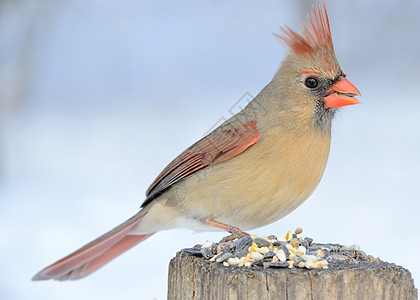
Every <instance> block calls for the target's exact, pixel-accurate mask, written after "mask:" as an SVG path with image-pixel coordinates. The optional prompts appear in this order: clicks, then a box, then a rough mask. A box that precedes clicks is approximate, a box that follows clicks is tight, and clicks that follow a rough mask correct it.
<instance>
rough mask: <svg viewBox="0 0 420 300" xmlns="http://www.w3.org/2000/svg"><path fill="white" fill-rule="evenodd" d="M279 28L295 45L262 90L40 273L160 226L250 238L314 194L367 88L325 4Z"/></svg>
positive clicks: (111, 254)
mask: <svg viewBox="0 0 420 300" xmlns="http://www.w3.org/2000/svg"><path fill="white" fill-rule="evenodd" d="M280 29H281V31H282V32H281V33H280V34H274V36H275V38H277V39H278V40H279V41H280V42H282V43H283V44H284V45H285V46H286V48H287V49H288V53H287V55H286V57H285V58H284V60H283V61H282V63H281V65H280V67H279V69H278V71H277V72H276V73H275V75H274V77H273V78H272V80H271V81H270V82H269V83H268V84H267V85H266V86H265V87H264V88H263V89H262V90H261V92H260V93H258V95H257V96H256V97H255V98H254V99H253V100H252V101H250V102H249V104H248V105H247V106H246V107H245V108H244V109H243V110H241V111H240V112H238V113H237V114H236V115H234V116H232V117H231V118H230V119H228V120H226V121H225V122H224V123H222V124H221V125H220V126H219V127H217V128H216V129H214V130H213V131H212V132H210V133H209V134H208V135H207V136H205V137H204V138H202V139H200V140H199V141H197V142H196V143H195V144H193V145H192V146H190V147H188V148H187V149H186V150H185V151H184V152H182V153H181V154H180V155H179V156H177V157H176V158H175V159H174V160H173V161H172V162H170V163H169V164H168V166H167V167H166V168H165V169H164V170H163V171H162V172H161V173H160V174H159V175H158V176H157V178H156V179H155V180H154V181H153V182H152V184H151V185H150V187H149V188H148V190H147V192H146V198H145V200H144V202H143V204H142V205H141V207H140V210H139V211H138V212H137V213H136V214H135V215H134V216H133V217H131V218H130V219H128V220H127V221H125V222H124V223H122V224H121V225H119V226H117V227H115V228H114V229H112V230H111V231H109V232H108V233H105V234H104V235H102V236H100V237H99V238H97V239H96V240H93V241H92V242H90V243H88V244H87V245H85V246H83V247H82V248H80V249H79V250H77V251H75V252H73V253H71V254H70V255H68V256H66V257H64V258H63V259H61V260H58V261H57V262H55V263H53V264H51V265H49V266H48V267H46V268H44V269H42V270H41V271H39V272H38V273H37V274H36V275H35V276H34V277H33V278H32V280H35V281H38V280H47V279H55V280H75V279H80V278H83V277H85V276H87V275H89V274H91V273H92V272H94V271H96V270H97V269H99V268H100V267H102V266H103V265H105V264H106V263H108V262H109V261H111V260H112V259H114V258H115V257H117V256H118V255H120V254H121V253H123V252H125V251H126V250H128V249H130V248H132V247H133V246H135V245H137V244H138V243H140V242H142V241H144V240H145V239H147V238H148V237H150V236H151V235H153V234H154V233H156V232H158V231H161V230H167V229H172V228H179V227H181V228H192V229H194V230H196V231H211V230H219V231H227V232H229V233H230V234H231V235H230V236H229V237H226V238H227V239H229V238H230V239H234V238H242V237H245V236H247V235H248V233H247V232H246V231H249V230H252V229H255V228H258V227H261V226H264V225H267V224H270V223H272V222H274V221H276V220H279V219H280V218H282V217H284V216H286V215H287V214H289V213H290V212H292V211H293V210H295V209H296V208H297V207H298V206H299V205H300V204H302V203H303V202H304V201H305V200H306V199H307V198H308V197H309V196H310V195H311V194H312V192H313V191H314V190H315V188H316V187H317V186H318V184H319V182H320V180H321V177H322V175H323V173H324V170H325V167H326V164H327V160H328V156H329V152H330V143H331V123H332V120H333V118H334V115H335V114H336V112H337V110H338V109H340V108H341V107H344V106H349V105H354V104H359V103H360V101H359V100H358V99H357V98H356V97H357V96H360V92H359V90H358V89H357V88H356V87H355V86H354V85H353V84H352V83H351V82H350V81H349V80H348V79H347V78H346V74H345V73H344V72H343V70H342V68H341V67H340V65H339V63H338V60H337V58H336V55H335V52H334V47H333V42H332V35H331V29H330V24H329V20H328V15H327V10H326V7H325V3H322V5H321V4H317V5H316V6H313V7H312V10H311V12H310V13H309V14H308V16H307V20H306V22H305V23H304V24H303V26H302V32H301V33H300V34H299V33H297V32H296V31H294V30H292V29H290V28H289V27H287V26H284V27H280Z"/></svg>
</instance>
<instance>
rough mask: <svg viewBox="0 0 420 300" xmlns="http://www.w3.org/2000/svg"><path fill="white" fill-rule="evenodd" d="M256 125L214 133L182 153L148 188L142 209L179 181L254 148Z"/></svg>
mask: <svg viewBox="0 0 420 300" xmlns="http://www.w3.org/2000/svg"><path fill="white" fill-rule="evenodd" d="M256 125H257V122H256V121H249V122H248V123H246V124H243V125H240V126H239V127H233V128H228V129H223V130H215V131H213V132H211V133H210V134H209V135H207V136H206V137H204V138H203V139H201V140H200V141H198V142H197V143H195V144H194V145H192V146H191V147H189V148H188V149H187V150H185V151H184V152H182V153H181V154H180V155H179V156H178V157H176V158H175V159H174V160H173V161H172V162H171V163H170V164H169V165H168V166H167V167H166V168H165V169H164V170H163V171H162V172H161V173H160V174H159V176H158V177H157V178H156V179H155V181H153V183H152V184H151V185H150V187H149V189H148V190H147V192H146V196H147V199H146V200H145V202H144V203H143V204H142V207H144V206H146V205H147V204H149V203H150V202H151V201H152V200H153V199H154V198H156V197H157V196H158V195H160V194H161V193H162V192H163V191H164V190H165V189H167V188H168V187H170V186H171V185H173V184H174V183H176V182H178V181H180V180H181V179H184V178H186V177H188V176H189V175H191V174H193V173H195V172H197V171H199V170H201V169H204V168H207V167H209V166H211V165H214V164H217V163H219V162H222V161H224V160H227V159H229V158H232V157H234V156H236V155H238V154H240V153H242V152H243V151H245V150H246V149H247V148H248V147H250V146H252V145H253V144H255V143H256V142H257V141H258V140H259V134H258V130H257V128H256Z"/></svg>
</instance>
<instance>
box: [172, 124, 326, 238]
mask: <svg viewBox="0 0 420 300" xmlns="http://www.w3.org/2000/svg"><path fill="white" fill-rule="evenodd" d="M329 149H330V134H322V133H320V132H318V131H316V130H314V129H313V128H310V127H308V130H304V131H302V130H300V131H299V134H296V133H294V132H293V131H290V132H284V131H282V129H281V128H280V127H273V128H271V129H268V130H264V133H263V134H262V135H261V139H260V141H259V142H257V143H256V144H255V145H254V146H252V147H250V148H249V149H247V150H246V151H245V152H243V153H242V154H240V155H239V156H237V157H234V158H232V159H229V160H227V161H225V162H222V163H220V164H217V165H214V166H212V167H211V168H209V169H206V170H204V171H203V172H199V173H197V174H193V175H192V176H190V177H189V178H188V179H187V180H185V181H183V182H182V183H181V184H180V185H178V186H177V187H175V188H174V189H173V190H172V191H171V192H170V193H167V194H168V195H167V196H168V199H167V203H168V204H171V205H174V204H175V203H176V206H177V207H176V208H177V209H180V210H181V211H182V214H184V215H189V216H192V217H196V218H214V219H216V220H218V221H220V222H224V223H226V224H229V225H234V226H238V227H240V228H241V229H243V230H248V229H252V228H256V227H260V226H263V225H266V224H269V223H272V222H274V221H276V220H278V219H280V218H281V217H283V216H285V215H287V214H289V213H290V212H291V211H293V210H294V209H295V208H296V207H297V206H299V205H300V204H301V203H302V202H303V201H305V200H306V199H307V198H308V197H309V195H310V194H311V193H312V192H313V191H314V189H315V188H316V186H317V185H318V183H319V181H320V179H321V177H322V174H323V172H324V169H325V166H326V163H327V159H328V154H329Z"/></svg>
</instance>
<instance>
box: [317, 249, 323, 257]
mask: <svg viewBox="0 0 420 300" xmlns="http://www.w3.org/2000/svg"><path fill="white" fill-rule="evenodd" d="M316 253H317V256H318V257H321V258H324V257H325V252H324V250H322V249H318V250H316Z"/></svg>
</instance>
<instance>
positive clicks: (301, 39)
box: [274, 3, 334, 55]
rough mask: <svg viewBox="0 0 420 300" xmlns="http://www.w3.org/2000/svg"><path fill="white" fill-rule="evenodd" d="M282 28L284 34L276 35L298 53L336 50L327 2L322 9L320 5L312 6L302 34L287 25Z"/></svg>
mask: <svg viewBox="0 0 420 300" xmlns="http://www.w3.org/2000/svg"><path fill="white" fill-rule="evenodd" d="M280 28H281V30H282V31H283V34H282V35H279V34H274V36H275V37H276V38H277V39H279V40H280V41H281V42H283V43H284V44H286V46H287V47H289V48H290V50H291V51H292V52H293V53H295V54H297V55H305V54H310V55H311V54H312V55H313V54H315V53H316V52H318V51H319V50H321V51H326V52H329V53H331V52H334V48H333V43H332V38H331V31H330V23H329V21H328V15H327V10H326V8H325V3H323V8H322V9H321V7H320V6H319V5H316V6H314V7H312V11H311V13H310V14H309V15H308V16H307V24H306V26H305V25H304V26H303V29H302V31H303V33H302V34H298V33H297V32H296V31H294V30H292V29H290V28H289V27H287V26H285V27H280Z"/></svg>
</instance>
